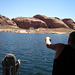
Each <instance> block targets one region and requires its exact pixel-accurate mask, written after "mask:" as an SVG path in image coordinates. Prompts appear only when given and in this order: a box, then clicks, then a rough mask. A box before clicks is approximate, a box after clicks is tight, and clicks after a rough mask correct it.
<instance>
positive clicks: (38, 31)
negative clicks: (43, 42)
mask: <svg viewBox="0 0 75 75" xmlns="http://www.w3.org/2000/svg"><path fill="white" fill-rule="evenodd" d="M72 31H74V30H71V29H64V28H53V29H46V28H39V29H11V28H9V29H0V32H11V33H31V34H65V35H66V34H69V33H70V32H72Z"/></svg>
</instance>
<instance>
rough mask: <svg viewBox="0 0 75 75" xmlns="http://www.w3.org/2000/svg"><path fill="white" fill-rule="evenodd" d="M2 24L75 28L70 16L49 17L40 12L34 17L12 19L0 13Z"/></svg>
mask: <svg viewBox="0 0 75 75" xmlns="http://www.w3.org/2000/svg"><path fill="white" fill-rule="evenodd" d="M0 25H11V26H12V25H17V26H18V27H20V28H23V29H30V28H34V29H37V28H71V29H74V30H75V22H74V21H73V20H72V19H70V18H65V19H59V18H58V17H47V16H45V15H40V14H37V15H35V16H33V17H16V18H13V19H12V20H10V19H9V18H8V17H5V16H2V15H0Z"/></svg>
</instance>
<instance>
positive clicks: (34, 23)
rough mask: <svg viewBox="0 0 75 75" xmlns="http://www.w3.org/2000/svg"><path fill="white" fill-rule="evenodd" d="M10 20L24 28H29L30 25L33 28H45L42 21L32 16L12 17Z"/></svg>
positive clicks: (45, 25)
mask: <svg viewBox="0 0 75 75" xmlns="http://www.w3.org/2000/svg"><path fill="white" fill-rule="evenodd" d="M12 20H13V21H14V22H15V23H16V24H17V26H18V27H20V28H25V29H29V28H30V27H33V28H35V29H36V28H40V27H42V28H47V24H46V23H45V22H44V21H42V20H40V19H35V18H32V17H17V18H13V19H12Z"/></svg>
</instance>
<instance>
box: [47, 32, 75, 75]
mask: <svg viewBox="0 0 75 75" xmlns="http://www.w3.org/2000/svg"><path fill="white" fill-rule="evenodd" d="M55 40H56V39H55ZM46 46H47V47H48V48H50V49H53V50H55V51H56V53H55V59H54V65H53V72H52V75H68V74H69V75H75V32H72V33H70V35H69V39H68V44H62V43H57V44H52V43H51V38H50V37H46Z"/></svg>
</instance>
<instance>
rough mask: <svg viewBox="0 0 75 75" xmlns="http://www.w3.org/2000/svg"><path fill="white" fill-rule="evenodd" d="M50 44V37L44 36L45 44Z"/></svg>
mask: <svg viewBox="0 0 75 75" xmlns="http://www.w3.org/2000/svg"><path fill="white" fill-rule="evenodd" d="M50 44H51V38H50V37H46V45H50Z"/></svg>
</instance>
